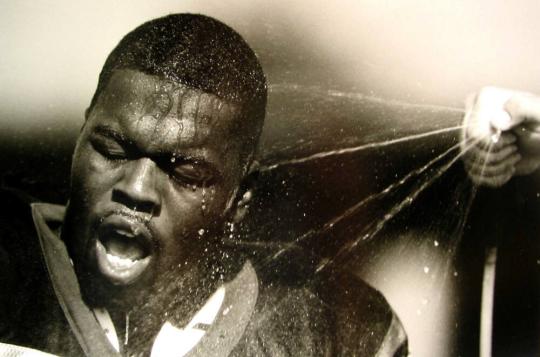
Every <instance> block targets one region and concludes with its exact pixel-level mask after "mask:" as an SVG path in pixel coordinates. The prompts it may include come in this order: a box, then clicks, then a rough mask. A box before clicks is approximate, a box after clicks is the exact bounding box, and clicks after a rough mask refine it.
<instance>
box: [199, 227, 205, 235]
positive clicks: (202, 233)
mask: <svg viewBox="0 0 540 357" xmlns="http://www.w3.org/2000/svg"><path fill="white" fill-rule="evenodd" d="M204 232H205V231H204V229H203V228H201V229H199V231H198V233H199V235H200V236H202V235H204Z"/></svg>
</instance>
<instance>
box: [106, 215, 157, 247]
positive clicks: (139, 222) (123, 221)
mask: <svg viewBox="0 0 540 357" xmlns="http://www.w3.org/2000/svg"><path fill="white" fill-rule="evenodd" d="M145 222H146V221H145V220H144V219H143V217H140V216H138V215H136V214H133V213H130V212H125V211H114V212H112V213H111V214H109V215H106V216H105V217H104V218H103V220H102V221H101V224H100V225H99V228H98V237H99V238H104V237H107V235H109V234H111V233H113V234H121V235H123V236H124V237H126V239H134V240H135V241H136V242H137V243H138V244H140V246H141V247H142V248H143V249H144V251H145V253H146V254H147V255H148V254H150V253H151V252H152V250H153V249H154V248H155V243H154V238H153V235H152V233H151V231H150V229H149V228H148V226H147V224H146V223H145Z"/></svg>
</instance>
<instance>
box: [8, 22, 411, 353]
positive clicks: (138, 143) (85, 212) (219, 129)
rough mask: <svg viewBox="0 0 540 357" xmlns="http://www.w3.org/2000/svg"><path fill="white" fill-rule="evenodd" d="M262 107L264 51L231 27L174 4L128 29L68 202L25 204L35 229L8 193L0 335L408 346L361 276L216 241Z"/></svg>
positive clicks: (121, 342) (56, 343)
mask: <svg viewBox="0 0 540 357" xmlns="http://www.w3.org/2000/svg"><path fill="white" fill-rule="evenodd" d="M265 105H266V81H265V77H264V74H263V72H262V69H261V67H260V65H259V62H258V60H257V58H256V56H255V54H254V53H253V51H252V50H251V49H250V48H249V46H248V45H247V44H246V43H245V42H244V40H243V39H242V38H241V37H240V35H238V34H237V33H236V32H234V31H233V30H232V29H230V28H229V27H227V26H226V25H224V24H222V23H220V22H218V21H216V20H214V19H211V18H208V17H205V16H201V15H189V14H183V15H170V16H167V17H164V18H160V19H156V20H153V21H150V22H147V23H145V24H143V25H141V26H140V27H138V28H137V29H135V30H134V31H132V32H131V33H129V34H128V35H126V36H125V37H124V39H122V41H121V42H120V43H119V44H118V46H117V47H116V48H115V49H114V50H113V51H112V53H111V54H110V55H109V57H108V58H107V61H106V62H105V65H104V67H103V70H102V72H101V74H100V77H99V82H98V87H97V90H96V92H95V95H94V97H93V99H92V101H91V103H90V107H89V108H88V110H87V112H86V121H85V124H84V127H83V129H82V131H81V133H80V136H79V138H78V141H77V146H76V149H75V153H74V155H73V163H72V172H71V193H70V199H69V203H68V205H67V206H66V207H65V208H64V207H61V206H55V205H49V204H43V203H34V204H32V205H31V211H32V212H31V215H32V218H31V219H32V221H33V224H34V227H35V228H34V227H32V226H30V225H29V224H28V222H27V221H29V220H30V219H28V220H27V221H24V220H21V219H20V216H21V215H24V214H25V212H26V211H27V208H26V207H27V206H26V205H25V203H24V202H23V201H24V197H22V195H21V194H20V193H16V192H7V191H6V192H4V193H3V197H2V198H3V202H4V203H5V204H4V207H7V208H8V209H7V210H5V211H6V212H3V215H2V219H3V223H4V224H3V225H2V227H3V228H2V232H1V233H2V243H1V248H2V250H1V251H0V252H1V253H2V258H3V260H2V279H3V280H4V281H5V286H6V287H7V289H4V291H3V292H2V294H1V295H2V296H1V298H2V300H1V301H2V303H3V309H2V312H3V313H4V316H3V318H2V322H3V326H2V330H1V331H2V332H3V336H4V337H3V339H2V341H4V342H7V343H9V344H12V345H4V348H5V349H8V350H9V349H12V350H13V349H16V347H14V346H13V345H19V346H27V347H31V348H34V349H37V350H42V351H46V352H49V353H54V354H58V355H81V354H83V353H84V354H86V355H88V356H107V355H110V356H114V355H119V354H121V355H129V356H131V355H149V354H151V355H153V356H154V355H155V356H159V355H171V356H183V355H200V356H228V355H231V356H233V355H234V356H245V355H247V356H255V355H256V356H260V355H268V356H282V355H290V356H300V355H301V356H306V355H359V356H360V355H366V356H371V355H376V354H378V355H381V356H387V355H388V356H391V355H404V354H406V353H407V346H406V337H405V334H404V332H403V329H402V327H401V324H400V323H399V320H398V319H397V318H396V316H395V315H394V314H393V312H392V310H391V309H390V307H389V306H388V304H387V303H386V301H385V300H384V298H383V297H382V296H381V295H380V294H379V293H378V292H376V291H375V290H373V289H372V288H370V287H368V286H367V285H365V284H364V283H363V282H361V281H357V280H355V279H352V278H351V277H349V276H348V275H347V274H346V273H336V274H331V275H327V276H325V275H321V276H319V277H317V278H315V279H312V280H310V281H309V282H304V283H303V284H301V285H295V286H292V285H286V284H283V283H279V284H278V283H277V282H265V281H264V280H263V279H262V278H261V277H262V275H261V270H262V269H263V268H264V266H260V267H254V265H253V264H252V262H251V261H250V260H249V259H248V258H246V256H245V255H244V254H243V253H242V252H241V251H239V249H234V248H230V246H231V244H229V243H231V242H230V240H231V239H229V242H228V243H227V242H226V241H227V239H225V238H224V237H225V236H228V235H229V233H230V231H231V230H233V227H234V224H238V223H239V222H240V221H241V219H242V217H243V216H244V215H245V213H246V209H247V206H248V204H249V201H250V198H251V193H250V191H249V184H248V183H249V177H250V173H251V172H252V171H253V167H252V159H253V154H254V150H255V148H256V144H257V141H258V138H259V135H260V133H261V130H262V125H263V119H264V115H265ZM36 235H37V237H36ZM232 239H234V238H232ZM233 243H234V242H233Z"/></svg>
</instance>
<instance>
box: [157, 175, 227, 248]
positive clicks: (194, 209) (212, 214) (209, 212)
mask: <svg viewBox="0 0 540 357" xmlns="http://www.w3.org/2000/svg"><path fill="white" fill-rule="evenodd" d="M173 186H174V184H173ZM228 192H229V191H227V192H225V190H223V191H222V190H218V189H217V188H204V189H203V188H198V189H196V190H192V189H191V188H181V189H178V188H176V189H172V190H167V193H165V195H164V197H163V198H164V200H163V205H162V211H161V215H160V216H161V217H158V218H157V220H156V223H157V225H158V226H161V228H164V227H167V226H168V227H169V229H168V230H169V232H167V233H169V234H171V236H172V237H178V238H175V240H176V239H181V238H180V237H182V236H186V235H187V236H190V237H192V236H195V237H199V236H204V235H205V234H206V233H207V232H209V231H211V230H215V229H216V228H219V226H220V225H221V224H222V223H223V221H224V216H225V215H224V211H225V206H226V204H227V201H228V197H229V194H228ZM157 228H158V229H159V227H157ZM201 230H202V231H201ZM200 232H202V234H200Z"/></svg>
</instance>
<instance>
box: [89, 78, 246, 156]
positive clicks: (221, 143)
mask: <svg viewBox="0 0 540 357" xmlns="http://www.w3.org/2000/svg"><path fill="white" fill-rule="evenodd" d="M240 114H241V111H240V107H239V106H238V105H235V104H232V103H228V102H226V101H224V100H222V99H220V98H218V97H217V96H215V95H213V94H210V93H205V92H203V91H201V90H199V89H195V88H192V87H189V86H186V85H183V84H181V83H177V82H173V81H170V80H167V79H163V78H160V77H157V76H152V75H147V74H144V73H142V72H140V71H135V70H119V71H116V72H115V73H113V75H112V76H111V79H110V80H109V83H108V84H107V87H106V88H105V90H104V91H103V92H102V93H101V94H100V97H99V99H98V102H97V104H96V106H95V107H94V110H93V111H92V113H91V115H90V118H91V119H92V120H91V122H92V124H93V125H94V126H95V125H106V126H112V127H113V129H114V130H119V131H121V133H122V135H124V136H126V137H128V139H129V140H132V141H135V142H137V143H138V144H140V145H141V146H144V148H145V150H150V151H159V152H170V153H172V154H175V153H177V152H178V151H182V150H185V149H194V150H195V149H199V150H204V149H209V148H211V147H214V149H217V150H220V151H223V150H224V149H225V147H226V148H227V149H230V148H231V147H234V146H239V144H240V141H241V140H242V138H241V136H240V135H238V133H237V132H236V131H235V130H234V127H235V124H236V122H237V121H238V120H240Z"/></svg>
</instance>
